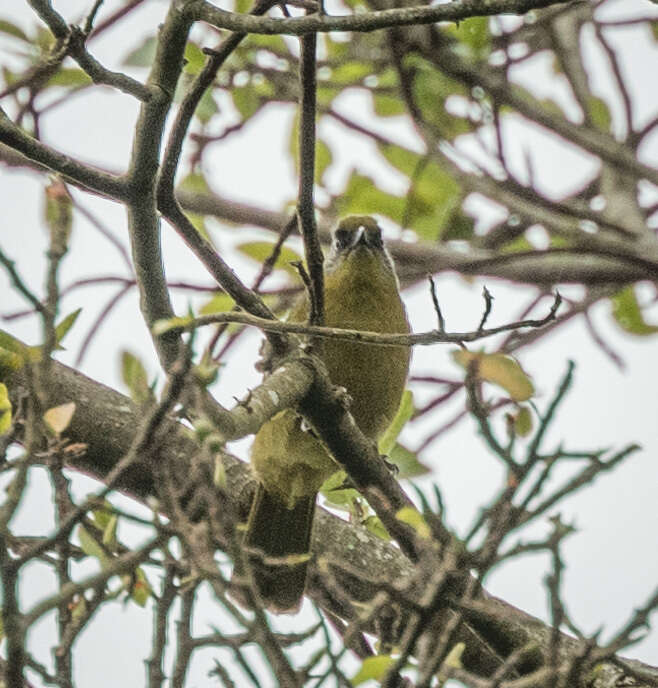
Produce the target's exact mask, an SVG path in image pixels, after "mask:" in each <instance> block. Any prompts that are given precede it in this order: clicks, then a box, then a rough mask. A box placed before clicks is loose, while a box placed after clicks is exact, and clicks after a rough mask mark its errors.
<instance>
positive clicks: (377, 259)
mask: <svg viewBox="0 0 658 688" xmlns="http://www.w3.org/2000/svg"><path fill="white" fill-rule="evenodd" d="M324 308H325V318H324V324H325V325H326V326H328V327H339V328H349V329H357V330H369V331H374V332H387V333H402V334H406V333H408V332H409V323H408V320H407V315H406V311H405V307H404V304H403V302H402V298H401V296H400V288H399V282H398V279H397V276H396V273H395V268H394V265H393V261H392V259H391V257H390V255H389V253H388V251H387V250H386V247H385V245H384V242H383V238H382V231H381V228H380V227H379V225H378V223H377V221H376V220H375V219H374V218H372V217H370V216H366V215H353V216H349V217H346V218H344V219H342V220H341V221H340V222H339V224H338V226H337V227H336V229H335V231H334V233H333V240H332V246H331V252H330V255H329V257H328V260H327V261H326V262H325V269H324ZM308 311H309V307H308V298H307V297H303V298H302V299H300V301H299V303H298V304H297V305H296V306H295V307H293V309H292V311H291V315H290V320H291V321H292V322H303V321H305V320H306V319H307V317H308ZM319 355H320V356H321V358H322V360H323V361H324V363H325V365H326V368H327V371H328V373H329V377H330V379H331V381H332V383H333V384H334V385H337V386H340V387H343V388H344V389H345V390H346V391H347V394H348V395H349V397H350V399H351V401H350V405H349V410H350V412H351V413H352V416H353V418H354V420H355V421H356V423H357V425H358V426H359V428H360V429H361V431H362V432H363V433H364V435H366V437H368V438H370V439H372V440H373V441H375V442H376V440H377V439H378V438H379V436H380V435H381V434H382V433H383V432H384V431H385V430H386V428H387V427H388V425H389V424H390V422H391V421H392V419H393V418H394V416H395V414H396V412H397V410H398V406H399V404H400V400H401V398H402V394H403V392H404V388H405V384H406V379H407V374H408V371H409V360H410V349H409V348H408V347H390V346H377V345H372V344H365V343H356V342H349V341H345V340H337V339H324V340H323V344H322V346H321V348H320V351H319ZM250 460H251V466H252V470H253V473H254V474H255V476H256V478H257V481H258V486H257V489H256V495H255V497H254V499H253V502H252V506H251V510H250V513H249V518H248V520H247V525H246V534H245V538H244V543H245V546H246V550H247V553H248V561H249V566H250V570H251V576H252V580H253V582H254V585H255V587H256V589H257V591H258V593H259V595H260V598H261V600H262V602H263V604H264V606H265V607H266V608H268V609H269V610H271V611H274V612H277V613H284V612H286V613H292V612H294V611H296V610H298V608H299V606H300V604H301V600H302V598H303V594H304V588H305V583H306V570H307V566H308V561H309V558H310V551H309V550H310V540H311V528H312V524H313V514H314V510H315V501H316V496H317V493H318V491H319V489H320V487H321V485H322V484H323V482H324V481H325V480H326V479H327V478H329V477H331V476H332V475H333V474H334V473H335V472H336V471H338V470H340V467H339V465H338V464H337V463H336V462H335V461H334V459H333V458H332V457H331V455H330V454H329V452H328V451H327V449H325V447H324V446H323V444H322V443H321V442H320V440H319V439H318V438H317V437H316V436H315V435H314V434H313V432H312V431H311V430H310V429H309V428H307V427H306V424H305V422H304V420H303V418H302V417H301V416H300V415H299V413H297V412H296V410H295V409H294V408H290V409H286V410H284V411H281V412H279V413H277V414H276V415H274V416H273V417H272V418H271V419H270V420H268V421H267V422H266V423H264V424H263V425H262V426H261V428H260V429H259V431H258V432H257V433H256V436H255V438H254V442H253V444H252V447H251V453H250Z"/></svg>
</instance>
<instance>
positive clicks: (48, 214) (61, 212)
mask: <svg viewBox="0 0 658 688" xmlns="http://www.w3.org/2000/svg"><path fill="white" fill-rule="evenodd" d="M45 197H46V204H45V212H44V220H45V221H46V224H47V225H48V230H49V232H50V250H51V251H53V252H55V253H56V254H57V255H63V254H64V253H66V251H67V250H68V245H69V239H70V238H71V228H72V227H73V200H72V199H71V195H70V194H69V191H68V189H67V188H66V184H64V182H62V181H61V180H60V179H53V180H52V181H51V182H50V184H48V186H47V187H46V188H45Z"/></svg>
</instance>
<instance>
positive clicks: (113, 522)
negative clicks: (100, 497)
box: [103, 514, 119, 550]
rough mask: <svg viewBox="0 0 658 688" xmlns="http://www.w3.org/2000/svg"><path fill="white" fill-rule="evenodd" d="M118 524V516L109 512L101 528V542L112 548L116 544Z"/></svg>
mask: <svg viewBox="0 0 658 688" xmlns="http://www.w3.org/2000/svg"><path fill="white" fill-rule="evenodd" d="M118 524H119V517H118V516H117V515H116V514H110V518H109V520H108V522H107V525H106V526H105V529H104V530H103V544H104V545H105V546H106V547H107V548H109V549H111V550H114V549H115V548H116V546H117V526H118Z"/></svg>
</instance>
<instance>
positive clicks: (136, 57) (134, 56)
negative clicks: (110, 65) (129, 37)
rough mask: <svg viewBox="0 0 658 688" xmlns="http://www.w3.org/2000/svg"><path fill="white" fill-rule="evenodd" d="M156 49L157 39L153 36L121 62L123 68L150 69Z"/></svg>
mask: <svg viewBox="0 0 658 688" xmlns="http://www.w3.org/2000/svg"><path fill="white" fill-rule="evenodd" d="M157 47H158V42H157V39H156V38H154V37H153V36H150V37H149V38H146V39H145V40H144V41H143V42H142V43H141V45H139V46H138V47H137V48H135V49H134V50H131V51H130V52H129V53H128V55H126V57H125V58H124V60H123V63H122V64H123V66H124V67H150V66H151V63H152V62H153V59H154V58H155V51H156V49H157Z"/></svg>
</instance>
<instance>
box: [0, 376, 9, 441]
mask: <svg viewBox="0 0 658 688" xmlns="http://www.w3.org/2000/svg"><path fill="white" fill-rule="evenodd" d="M10 428H11V401H9V390H8V389H7V385H5V384H4V383H2V382H0V435H4V434H6V433H7V432H9V429H10Z"/></svg>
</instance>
